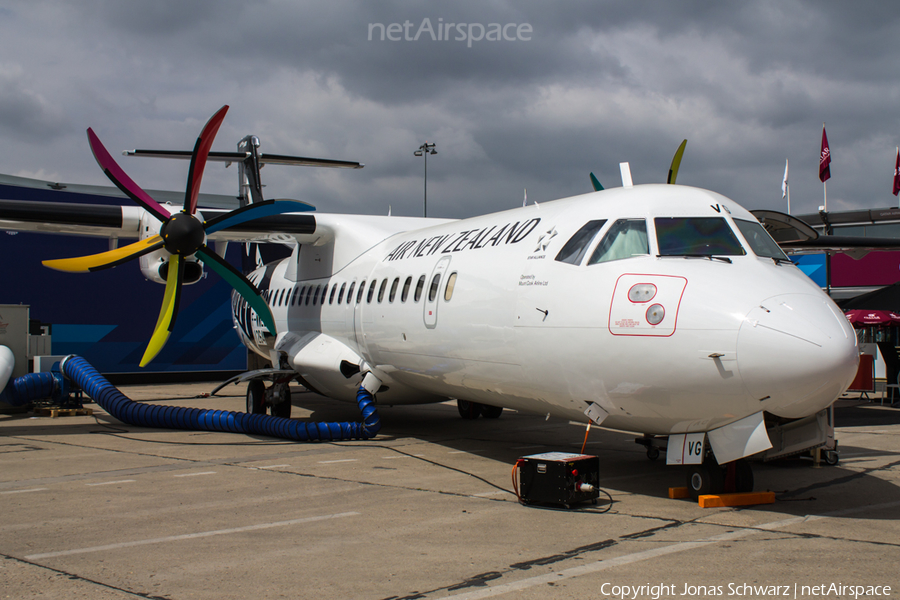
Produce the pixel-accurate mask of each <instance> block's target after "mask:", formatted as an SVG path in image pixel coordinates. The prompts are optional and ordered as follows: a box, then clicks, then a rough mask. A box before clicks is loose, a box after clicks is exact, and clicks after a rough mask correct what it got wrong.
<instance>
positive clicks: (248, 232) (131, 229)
mask: <svg viewBox="0 0 900 600" xmlns="http://www.w3.org/2000/svg"><path fill="white" fill-rule="evenodd" d="M227 212H228V211H227V210H223V209H201V213H202V214H203V217H204V218H205V219H210V218H212V217H216V216H218V215H222V214H225V213H227ZM145 213H146V211H145V210H144V209H143V208H140V207H137V206H118V205H106V204H75V203H64V202H39V201H32V200H3V199H0V230H10V231H35V232H40V233H58V234H66V235H83V236H90V237H105V238H122V239H128V238H135V239H137V238H138V237H139V232H140V223H141V217H142V216H143V215H144V214H145ZM273 236H277V237H276V239H280V240H281V241H283V240H284V236H290V237H292V238H294V240H296V241H297V242H300V243H313V242H316V241H318V240H320V239H321V237H322V232H321V231H320V232H319V233H318V234H316V218H315V216H313V215H311V214H309V213H288V214H283V215H277V216H273V217H262V218H259V219H255V220H253V221H248V222H246V223H241V224H239V225H235V226H234V227H231V228H229V229H227V230H225V231H220V232H216V233H214V234H211V235H210V236H209V237H210V239H211V240H213V241H246V242H251V241H260V242H262V241H267V240H270V239H272V238H273Z"/></svg>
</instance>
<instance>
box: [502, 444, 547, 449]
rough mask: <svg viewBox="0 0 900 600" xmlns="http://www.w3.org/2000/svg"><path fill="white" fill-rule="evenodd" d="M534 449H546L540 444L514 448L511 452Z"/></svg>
mask: <svg viewBox="0 0 900 600" xmlns="http://www.w3.org/2000/svg"><path fill="white" fill-rule="evenodd" d="M532 448H546V446H545V445H544V444H538V445H537V446H513V447H512V448H510V450H531V449H532Z"/></svg>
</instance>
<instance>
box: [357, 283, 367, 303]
mask: <svg viewBox="0 0 900 600" xmlns="http://www.w3.org/2000/svg"><path fill="white" fill-rule="evenodd" d="M365 292H366V280H365V279H363V280H362V281H361V282H360V284H359V291H358V292H356V303H357V304H359V303H360V302H362V297H363V294H364V293H365Z"/></svg>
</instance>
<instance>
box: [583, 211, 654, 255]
mask: <svg viewBox="0 0 900 600" xmlns="http://www.w3.org/2000/svg"><path fill="white" fill-rule="evenodd" d="M647 254H650V246H649V245H648V243H647V223H646V221H644V219H619V220H618V221H616V222H615V223H613V224H612V225H610V227H609V231H607V232H606V235H605V236H603V239H602V240H600V243H599V244H598V245H597V248H596V249H595V250H594V253H593V254H592V255H591V258H590V260H588V264H589V265H596V264H598V263H603V262H610V261H613V260H622V259H624V258H631V257H633V256H642V255H647Z"/></svg>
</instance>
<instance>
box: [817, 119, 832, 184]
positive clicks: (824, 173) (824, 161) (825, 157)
mask: <svg viewBox="0 0 900 600" xmlns="http://www.w3.org/2000/svg"><path fill="white" fill-rule="evenodd" d="M830 164H831V150H830V149H829V148H828V136H827V135H825V126H824V125H822V152H821V153H820V154H819V181H821V182H822V183H825V182H826V181H828V180H829V179H831V167H830V166H829V165H830Z"/></svg>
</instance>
